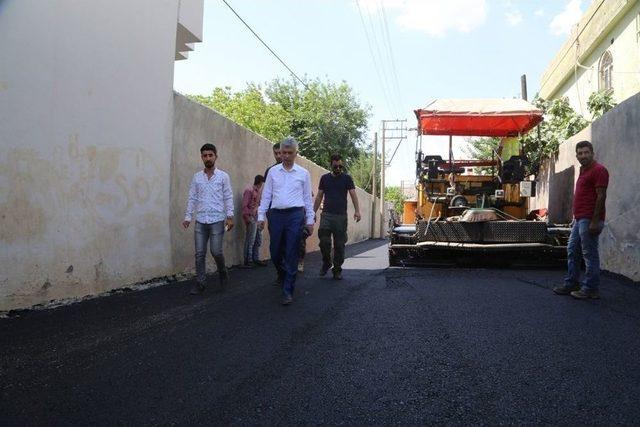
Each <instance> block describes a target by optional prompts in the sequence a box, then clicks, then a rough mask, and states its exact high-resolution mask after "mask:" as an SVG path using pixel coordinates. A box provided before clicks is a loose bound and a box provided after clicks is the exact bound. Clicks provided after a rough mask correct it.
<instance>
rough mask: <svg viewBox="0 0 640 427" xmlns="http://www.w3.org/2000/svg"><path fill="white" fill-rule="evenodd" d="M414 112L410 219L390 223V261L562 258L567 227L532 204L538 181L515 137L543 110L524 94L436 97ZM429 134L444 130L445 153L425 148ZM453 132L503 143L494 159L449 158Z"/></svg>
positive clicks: (509, 262)
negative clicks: (413, 190) (529, 174)
mask: <svg viewBox="0 0 640 427" xmlns="http://www.w3.org/2000/svg"><path fill="white" fill-rule="evenodd" d="M415 114H416V118H417V120H418V125H417V132H418V136H417V141H416V181H415V182H416V189H417V200H416V202H415V205H414V206H413V209H414V212H412V215H410V217H412V218H413V217H414V218H415V223H413V224H394V226H393V227H391V228H390V244H389V264H390V265H391V266H399V265H412V264H422V265H424V264H427V265H430V264H433V265H442V264H445V265H451V264H458V265H459V264H468V263H472V264H482V265H487V264H500V265H532V266H534V265H543V266H547V265H551V264H560V263H564V262H566V244H567V240H568V236H569V233H570V229H569V227H568V226H566V225H556V224H551V223H549V222H548V221H547V220H546V217H545V216H544V215H543V211H544V210H537V211H530V209H529V204H530V198H531V197H535V192H536V183H535V181H534V180H531V179H529V178H528V177H527V172H526V171H527V164H528V163H527V159H526V157H525V156H524V155H523V152H522V148H521V146H520V143H519V138H518V137H519V136H521V135H524V134H525V133H527V132H528V131H530V130H531V129H532V128H534V127H535V126H536V125H537V124H538V123H540V122H541V121H542V120H543V112H542V111H541V110H539V109H537V108H536V107H534V106H533V105H531V104H530V103H528V102H527V101H525V100H521V99H441V100H436V101H434V102H432V103H430V104H429V105H428V106H427V107H425V108H422V109H418V110H415ZM426 135H448V136H449V157H448V159H443V158H442V156H440V155H435V154H430V153H429V151H426V152H425V151H423V148H425V147H423V136H426ZM454 136H466V137H497V138H500V144H499V147H498V149H496V150H494V151H493V157H492V158H491V159H467V160H462V159H454V156H453V146H452V144H453V137H454ZM425 139H426V138H425ZM427 148H428V147H427ZM478 168H483V170H484V173H474V171H477V170H478ZM407 208H409V209H410V208H411V207H409V206H407V205H405V209H407Z"/></svg>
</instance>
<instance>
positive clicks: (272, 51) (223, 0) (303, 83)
mask: <svg viewBox="0 0 640 427" xmlns="http://www.w3.org/2000/svg"><path fill="white" fill-rule="evenodd" d="M222 2H223V3H224V4H225V5H227V7H228V8H229V9H230V10H231V12H233V14H234V15H236V16H237V17H238V19H239V20H240V22H242V23H243V24H244V25H245V27H247V28H248V29H249V31H251V33H252V34H253V35H254V36H255V37H256V38H257V39H258V40H259V41H260V43H262V44H263V45H264V47H266V48H267V49H268V50H269V52H271V54H272V55H273V56H275V57H276V59H277V60H278V61H280V63H281V64H282V65H283V66H284V67H285V68H286V69H287V70H288V71H289V72H290V73H291V75H292V76H293V77H294V78H295V79H296V80H298V81H299V82H300V83H301V84H302V86H304V87H305V88H306V89H307V90H308V91H310V92H312V93H315V91H314V90H312V89H311V88H310V87H309V86H308V85H307V83H306V82H305V81H304V80H302V79H301V78H300V77H298V75H297V74H296V73H295V72H294V71H293V70H292V69H291V68H290V67H289V66H288V65H287V64H286V62H284V61H283V60H282V58H280V56H278V54H277V53H276V52H275V51H274V50H273V49H271V47H270V46H269V45H268V44H267V43H266V42H265V41H264V40H262V38H261V37H260V36H259V35H258V34H257V33H256V32H255V31H253V28H251V26H250V25H249V24H247V22H246V21H245V20H244V19H242V17H241V16H240V15H238V12H236V11H235V10H234V9H233V7H231V5H230V4H229V3H228V2H227V0H222Z"/></svg>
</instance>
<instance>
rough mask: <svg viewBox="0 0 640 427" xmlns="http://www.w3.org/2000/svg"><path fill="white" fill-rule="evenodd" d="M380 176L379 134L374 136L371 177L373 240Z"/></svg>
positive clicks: (376, 133)
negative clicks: (378, 178) (377, 188)
mask: <svg viewBox="0 0 640 427" xmlns="http://www.w3.org/2000/svg"><path fill="white" fill-rule="evenodd" d="M377 175H378V132H375V133H374V134H373V174H372V175H371V193H372V196H373V202H372V204H371V238H372V239H373V238H375V233H376V184H377V181H378V180H377V179H376V176H377Z"/></svg>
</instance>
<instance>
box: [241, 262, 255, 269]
mask: <svg viewBox="0 0 640 427" xmlns="http://www.w3.org/2000/svg"><path fill="white" fill-rule="evenodd" d="M253 267H254V265H253V264H252V263H250V262H248V263H246V264H242V265H241V266H240V268H243V269H250V268H253Z"/></svg>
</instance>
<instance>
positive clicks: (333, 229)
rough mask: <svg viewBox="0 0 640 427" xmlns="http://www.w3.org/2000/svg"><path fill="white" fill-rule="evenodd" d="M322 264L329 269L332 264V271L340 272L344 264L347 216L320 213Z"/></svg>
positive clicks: (319, 232)
mask: <svg viewBox="0 0 640 427" xmlns="http://www.w3.org/2000/svg"><path fill="white" fill-rule="evenodd" d="M331 237H333V260H332V259H331ZM318 238H319V239H320V252H322V264H324V266H325V267H329V266H330V265H332V264H333V271H334V272H336V273H338V272H341V271H342V263H344V245H345V244H346V243H347V239H348V237H347V215H338V214H331V213H324V212H323V213H322V216H321V217H320V226H319V227H318Z"/></svg>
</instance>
